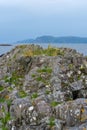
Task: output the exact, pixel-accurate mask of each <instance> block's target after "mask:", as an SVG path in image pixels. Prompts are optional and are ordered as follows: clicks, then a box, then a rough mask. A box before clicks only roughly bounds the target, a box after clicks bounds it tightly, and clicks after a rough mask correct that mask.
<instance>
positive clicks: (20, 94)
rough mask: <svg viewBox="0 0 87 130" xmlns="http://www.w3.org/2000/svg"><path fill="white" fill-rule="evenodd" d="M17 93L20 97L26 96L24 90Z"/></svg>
mask: <svg viewBox="0 0 87 130" xmlns="http://www.w3.org/2000/svg"><path fill="white" fill-rule="evenodd" d="M18 95H19V97H20V98H24V97H26V96H27V93H26V92H25V91H23V90H21V91H19V92H18Z"/></svg>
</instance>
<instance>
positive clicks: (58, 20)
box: [0, 0, 87, 43]
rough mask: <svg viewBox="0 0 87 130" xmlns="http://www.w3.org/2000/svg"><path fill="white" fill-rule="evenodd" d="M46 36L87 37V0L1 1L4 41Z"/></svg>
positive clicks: (0, 38) (1, 39)
mask: <svg viewBox="0 0 87 130" xmlns="http://www.w3.org/2000/svg"><path fill="white" fill-rule="evenodd" d="M42 35H52V36H80V37H87V0H0V43H8V42H15V41H19V40H24V39H30V38H36V37H38V36H42Z"/></svg>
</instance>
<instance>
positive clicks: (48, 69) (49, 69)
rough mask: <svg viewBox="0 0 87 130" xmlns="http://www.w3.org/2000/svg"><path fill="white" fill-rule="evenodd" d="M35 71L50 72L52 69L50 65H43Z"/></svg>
mask: <svg viewBox="0 0 87 130" xmlns="http://www.w3.org/2000/svg"><path fill="white" fill-rule="evenodd" d="M37 72H38V73H48V74H51V73H52V69H51V68H50V67H47V66H45V67H44V68H42V69H38V70H37Z"/></svg>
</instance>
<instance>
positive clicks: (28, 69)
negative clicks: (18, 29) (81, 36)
mask: <svg viewBox="0 0 87 130" xmlns="http://www.w3.org/2000/svg"><path fill="white" fill-rule="evenodd" d="M0 127H1V130H87V57H86V56H83V55H82V54H80V53H78V52H76V50H73V49H69V48H54V47H50V46H49V47H48V48H46V49H43V48H42V47H40V46H35V45H20V46H17V47H15V48H14V49H13V50H12V51H10V52H8V53H7V54H4V55H3V56H2V57H0Z"/></svg>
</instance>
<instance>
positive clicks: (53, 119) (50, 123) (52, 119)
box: [48, 117, 55, 127]
mask: <svg viewBox="0 0 87 130" xmlns="http://www.w3.org/2000/svg"><path fill="white" fill-rule="evenodd" d="M48 125H49V126H50V127H53V126H54V125H55V118H54V117H50V119H49V123H48Z"/></svg>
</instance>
